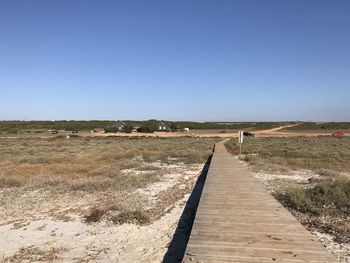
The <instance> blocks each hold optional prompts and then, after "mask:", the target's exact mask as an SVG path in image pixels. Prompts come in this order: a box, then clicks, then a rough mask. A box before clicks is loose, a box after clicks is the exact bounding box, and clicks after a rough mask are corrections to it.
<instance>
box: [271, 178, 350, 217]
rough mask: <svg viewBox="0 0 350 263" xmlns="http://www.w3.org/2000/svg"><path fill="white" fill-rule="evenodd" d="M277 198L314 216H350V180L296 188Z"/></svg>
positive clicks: (344, 179)
mask: <svg viewBox="0 0 350 263" xmlns="http://www.w3.org/2000/svg"><path fill="white" fill-rule="evenodd" d="M275 197H276V198H277V199H278V200H279V201H281V202H282V203H283V205H285V206H287V207H289V208H292V209H294V210H297V211H300V212H302V213H308V214H313V215H322V214H327V215H330V214H333V215H338V214H346V215H350V178H348V177H338V178H336V179H334V180H322V181H320V182H318V183H316V185H315V186H314V187H312V188H307V189H305V188H302V187H295V188H291V189H289V190H287V192H286V193H277V194H275Z"/></svg>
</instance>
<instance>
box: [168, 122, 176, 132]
mask: <svg viewBox="0 0 350 263" xmlns="http://www.w3.org/2000/svg"><path fill="white" fill-rule="evenodd" d="M170 129H171V131H173V132H175V131H177V125H176V123H175V122H172V123H171V124H170Z"/></svg>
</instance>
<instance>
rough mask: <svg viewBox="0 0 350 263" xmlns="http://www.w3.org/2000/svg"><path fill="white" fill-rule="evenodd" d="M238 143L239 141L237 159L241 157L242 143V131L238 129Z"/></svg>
mask: <svg viewBox="0 0 350 263" xmlns="http://www.w3.org/2000/svg"><path fill="white" fill-rule="evenodd" d="M238 143H239V156H238V159H241V155H242V143H243V131H239V132H238Z"/></svg>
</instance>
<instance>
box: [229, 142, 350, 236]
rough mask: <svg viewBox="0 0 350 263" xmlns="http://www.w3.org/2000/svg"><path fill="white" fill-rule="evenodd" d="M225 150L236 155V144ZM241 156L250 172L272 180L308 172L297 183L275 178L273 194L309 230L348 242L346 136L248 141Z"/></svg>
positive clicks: (348, 144) (348, 156) (348, 154)
mask: <svg viewBox="0 0 350 263" xmlns="http://www.w3.org/2000/svg"><path fill="white" fill-rule="evenodd" d="M227 147H228V148H229V149H230V150H231V152H233V153H237V152H238V145H237V143H236V140H231V141H230V142H228V143H227ZM242 152H243V154H244V155H243V157H244V159H245V160H246V161H247V162H248V163H249V164H250V166H251V167H252V169H253V170H255V171H256V172H259V173H269V174H276V178H278V176H277V175H278V174H281V173H282V174H286V175H288V174H290V172H291V171H294V173H297V172H298V171H300V170H303V171H305V170H307V171H309V173H307V177H306V178H304V180H302V183H301V184H300V183H298V182H291V180H289V181H288V179H285V181H284V182H283V181H281V180H278V179H276V181H275V182H276V184H277V186H276V187H275V188H274V189H275V190H274V192H273V194H274V196H275V197H276V199H278V200H279V201H280V202H281V203H282V204H283V205H284V206H286V207H287V208H289V209H290V210H291V212H292V213H293V214H294V215H295V216H296V217H297V218H298V219H299V220H300V221H301V223H302V224H304V225H305V226H307V227H308V228H309V229H317V230H319V231H321V232H325V233H329V234H332V235H333V236H334V237H335V240H336V241H337V242H340V243H342V242H344V243H347V242H350V220H349V218H350V177H349V174H350V138H347V137H344V138H333V137H299V138H295V137H293V138H250V139H247V140H245V142H244V144H243V147H242ZM272 178H273V176H272ZM284 178H288V176H285V177H284ZM273 183H274V180H272V184H273Z"/></svg>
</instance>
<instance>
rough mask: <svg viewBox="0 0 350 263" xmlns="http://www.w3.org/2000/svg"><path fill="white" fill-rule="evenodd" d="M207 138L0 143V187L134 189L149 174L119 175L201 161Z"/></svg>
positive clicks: (207, 146) (208, 145)
mask: <svg viewBox="0 0 350 263" xmlns="http://www.w3.org/2000/svg"><path fill="white" fill-rule="evenodd" d="M213 142H214V140H213V139H201V140H197V139H192V138H181V139H179V138H167V139H158V138H75V139H70V140H66V139H64V138H58V139H57V138H56V139H50V140H42V139H18V140H6V139H1V140H0V147H1V149H2V151H1V152H0V188H7V187H18V186H27V187H32V188H38V187H46V186H57V187H60V188H62V190H82V191H101V190H102V191H103V190H105V189H106V188H113V189H116V190H120V189H126V188H137V187H142V186H144V185H145V183H146V182H152V181H155V180H156V179H157V176H155V174H154V173H153V174H151V175H147V176H135V177H133V176H130V175H128V176H127V177H125V176H124V175H123V174H122V173H120V171H121V170H123V169H126V168H137V169H139V170H149V171H153V170H154V171H156V170H157V168H152V167H150V166H147V165H144V162H152V161H159V160H161V161H162V162H166V163H172V162H185V163H200V162H204V161H205V160H206V159H207V157H208V153H209V152H210V151H211V148H212V145H213Z"/></svg>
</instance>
